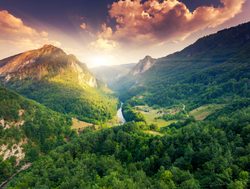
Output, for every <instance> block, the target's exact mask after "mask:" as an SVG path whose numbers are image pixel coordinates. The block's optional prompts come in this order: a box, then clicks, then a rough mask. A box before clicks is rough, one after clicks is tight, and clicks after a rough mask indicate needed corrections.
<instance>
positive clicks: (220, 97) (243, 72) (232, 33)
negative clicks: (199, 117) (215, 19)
mask: <svg viewBox="0 0 250 189" xmlns="http://www.w3.org/2000/svg"><path fill="white" fill-rule="evenodd" d="M137 67H139V68H141V62H140V63H139V64H138V65H137ZM138 70H140V69H138ZM135 73H137V72H135ZM115 88H116V90H117V91H118V92H119V94H120V97H121V99H122V100H128V99H132V97H133V101H135V102H137V103H147V104H149V105H155V104H157V105H160V106H171V105H174V104H176V103H177V104H178V103H185V104H187V105H188V106H187V108H192V107H194V106H198V105H200V104H206V103H211V102H220V103H223V102H224V101H231V100H232V99H235V98H237V97H240V98H242V97H250V23H246V24H242V25H239V26H237V27H233V28H230V29H225V30H222V31H219V32H218V33H216V34H212V35H209V36H206V37H203V38H201V39H199V40H198V41H197V42H195V43H194V44H192V45H190V46H189V47H187V48H185V49H184V50H182V51H180V52H177V53H174V54H172V55H169V56H166V57H163V58H160V59H157V60H155V61H154V64H153V65H152V66H151V67H150V68H149V69H147V71H144V72H142V73H140V74H133V75H131V74H129V75H127V76H125V77H123V78H121V79H120V80H119V81H118V82H117V85H116V86H115Z"/></svg>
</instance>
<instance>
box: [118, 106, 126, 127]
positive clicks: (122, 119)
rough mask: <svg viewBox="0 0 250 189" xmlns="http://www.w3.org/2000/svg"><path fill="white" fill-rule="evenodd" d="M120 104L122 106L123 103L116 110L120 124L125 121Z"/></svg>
mask: <svg viewBox="0 0 250 189" xmlns="http://www.w3.org/2000/svg"><path fill="white" fill-rule="evenodd" d="M122 106H123V103H121V106H120V108H119V110H118V111H117V118H118V121H119V123H120V124H124V123H126V120H125V118H124V116H123V113H122Z"/></svg>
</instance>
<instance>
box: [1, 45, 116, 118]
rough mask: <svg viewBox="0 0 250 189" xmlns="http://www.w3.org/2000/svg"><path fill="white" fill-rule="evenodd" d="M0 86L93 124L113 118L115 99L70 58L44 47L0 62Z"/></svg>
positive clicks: (85, 68) (49, 46)
mask: <svg viewBox="0 0 250 189" xmlns="http://www.w3.org/2000/svg"><path fill="white" fill-rule="evenodd" d="M0 79H1V81H2V83H3V84H4V85H5V86H6V87H8V88H11V89H13V90H15V91H17V92H19V93H20V94H22V95H24V96H26V97H28V98H31V99H34V100H36V101H38V102H40V103H42V104H44V105H46V106H48V107H49V108H51V109H53V110H55V111H58V112H62V113H66V114H70V115H71V116H74V117H78V118H79V119H82V120H85V121H90V122H95V121H101V122H103V121H105V120H107V119H110V118H112V116H113V115H114V114H115V111H116V100H115V99H114V98H113V97H112V95H111V94H110V93H108V92H107V91H108V89H106V88H105V86H104V85H103V84H102V83H101V82H99V81H98V80H97V79H96V78H95V77H94V75H93V74H92V73H91V72H90V71H89V70H88V68H87V66H86V65H85V64H83V63H81V62H80V61H79V60H77V59H76V57H75V56H73V55H67V54H66V53H65V52H64V51H63V50H62V49H60V48H57V47H54V46H52V45H45V46H43V47H42V48H40V49H36V50H31V51H28V52H24V53H21V54H18V55H15V56H12V57H9V58H6V59H3V60H0Z"/></svg>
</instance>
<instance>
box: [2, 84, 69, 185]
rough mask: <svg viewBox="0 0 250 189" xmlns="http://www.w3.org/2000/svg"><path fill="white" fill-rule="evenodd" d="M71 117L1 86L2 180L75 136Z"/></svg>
mask: <svg viewBox="0 0 250 189" xmlns="http://www.w3.org/2000/svg"><path fill="white" fill-rule="evenodd" d="M71 125H72V123H71V118H70V117H67V116H65V115H62V114H59V113H57V112H54V111H52V110H50V109H48V108H46V107H44V106H42V105H40V104H38V103H36V102H34V101H31V100H28V99H26V98H24V97H22V96H20V95H18V94H16V93H14V92H11V91H9V90H7V89H5V88H3V87H0V183H1V182H2V181H3V180H5V179H7V178H8V177H10V176H11V175H12V174H13V173H14V172H15V171H16V169H17V168H18V167H20V166H21V165H23V164H24V163H27V162H33V161H34V160H36V159H37V158H38V157H39V156H40V155H42V154H47V153H48V152H49V151H50V150H52V149H54V148H56V147H57V146H59V145H62V144H65V143H66V140H67V138H68V137H70V136H71V134H72V131H71V130H70V126H71Z"/></svg>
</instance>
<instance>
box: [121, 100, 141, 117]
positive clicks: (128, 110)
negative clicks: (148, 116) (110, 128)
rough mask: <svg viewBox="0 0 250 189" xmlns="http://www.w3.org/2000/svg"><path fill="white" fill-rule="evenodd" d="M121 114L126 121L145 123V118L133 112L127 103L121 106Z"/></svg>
mask: <svg viewBox="0 0 250 189" xmlns="http://www.w3.org/2000/svg"><path fill="white" fill-rule="evenodd" d="M122 113H123V115H124V118H125V120H126V121H136V122H145V118H144V116H143V115H142V113H140V112H136V111H135V110H133V108H132V107H131V105H130V104H129V103H126V104H124V105H123V108H122Z"/></svg>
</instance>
